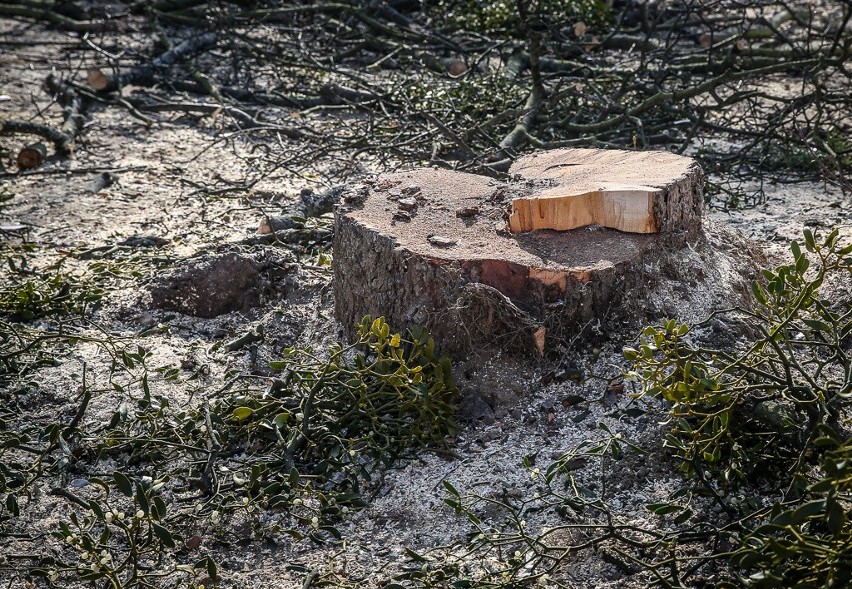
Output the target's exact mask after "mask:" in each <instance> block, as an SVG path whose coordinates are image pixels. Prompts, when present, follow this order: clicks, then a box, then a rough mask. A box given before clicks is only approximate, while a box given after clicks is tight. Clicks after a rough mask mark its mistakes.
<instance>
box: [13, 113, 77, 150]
mask: <svg viewBox="0 0 852 589" xmlns="http://www.w3.org/2000/svg"><path fill="white" fill-rule="evenodd" d="M16 134H20V135H38V136H39V137H43V138H45V139H47V140H48V141H50V142H52V143H53V146H54V147H55V148H56V153H58V154H59V155H63V156H65V155H70V154H71V152H72V151H74V138H73V137H69V136H68V135H66V134H65V133H63V132H62V131H59V130H58V129H54V128H53V127H49V126H47V125H42V124H39V123H33V122H30V121H16V120H9V119H5V120H0V135H16Z"/></svg>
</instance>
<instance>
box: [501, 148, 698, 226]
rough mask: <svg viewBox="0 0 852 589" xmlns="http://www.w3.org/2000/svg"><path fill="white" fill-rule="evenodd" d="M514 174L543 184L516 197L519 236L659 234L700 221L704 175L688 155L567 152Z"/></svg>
mask: <svg viewBox="0 0 852 589" xmlns="http://www.w3.org/2000/svg"><path fill="white" fill-rule="evenodd" d="M510 174H514V175H516V176H518V177H520V178H523V179H524V180H527V181H531V182H538V183H540V184H541V185H542V187H541V189H540V190H538V191H535V192H533V193H532V194H529V195H524V196H520V197H518V198H515V199H513V201H512V213H511V215H510V216H509V230H510V231H511V232H512V233H523V232H525V231H534V230H537V229H554V230H557V231H564V230H568V229H576V228H578V227H584V226H586V225H592V224H597V225H601V226H602V227H609V228H612V229H618V230H619V231H625V232H629V233H659V232H672V231H683V230H688V229H689V228H690V227H691V226H694V225H695V223H696V222H700V215H701V207H702V206H703V196H702V188H703V180H704V177H703V174H702V172H701V168H700V167H699V166H698V165H697V164H696V163H695V162H694V161H693V160H692V159H690V158H687V157H683V156H678V155H673V154H669V153H664V152H650V151H621V150H603V149H563V150H555V151H545V152H540V153H535V154H532V155H529V156H526V157H524V158H521V159H520V160H518V161H517V162H516V163H515V164H514V165H513V166H512V168H511V169H510Z"/></svg>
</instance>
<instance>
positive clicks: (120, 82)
mask: <svg viewBox="0 0 852 589" xmlns="http://www.w3.org/2000/svg"><path fill="white" fill-rule="evenodd" d="M215 43H216V33H205V34H203V35H199V36H197V37H191V38H189V39H187V40H186V41H184V42H182V43H181V44H180V45H178V46H177V47H175V48H174V49H172V50H170V51H166V52H165V53H163V54H162V55H160V56H159V57H158V58H157V59H155V60H154V61H151V62H148V63H144V64H142V65H138V66H136V67H135V68H133V69H132V70H130V71H129V72H127V73H124V74H118V75H115V76H109V75H107V74H104V73H103V72H102V71H101V70H99V69H92V70H90V71H89V75H88V76H87V78H86V79H87V81H88V82H89V85H90V86H91V87H92V88H94V89H95V90H97V91H98V92H115V91H117V90H118V89H119V88H122V87H123V86H127V85H130V84H136V85H152V84H154V83H155V82H156V81H157V80H156V79H155V77H154V74H156V73H157V72H158V71H162V70H165V69H168V68H169V67H171V66H172V65H174V64H175V63H177V62H179V61H183V60H184V59H186V58H187V57H189V56H191V55H193V54H195V53H199V52H201V51H204V50H206V49H208V48H210V47H211V46H212V45H213V44H215Z"/></svg>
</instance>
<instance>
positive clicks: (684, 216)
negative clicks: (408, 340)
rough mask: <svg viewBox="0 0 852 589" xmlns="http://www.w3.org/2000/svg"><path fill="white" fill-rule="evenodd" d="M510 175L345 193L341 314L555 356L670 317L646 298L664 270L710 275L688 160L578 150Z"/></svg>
mask: <svg viewBox="0 0 852 589" xmlns="http://www.w3.org/2000/svg"><path fill="white" fill-rule="evenodd" d="M512 172H513V176H512V178H511V180H510V181H509V182H500V181H497V180H494V179H490V178H487V177H484V176H477V175H473V174H467V173H462V172H454V171H448V170H440V169H416V170H412V171H409V172H400V173H389V174H382V175H380V176H379V177H377V178H374V179H370V180H366V181H364V183H363V185H361V186H359V187H350V188H349V190H348V191H347V192H346V193H345V194H344V196H343V204H342V205H341V206H340V207H339V208H338V210H337V211H336V214H335V233H334V293H335V313H336V316H337V319H338V320H339V321H340V322H341V323H342V324H343V325H344V326H352V325H355V324H356V323H357V322H358V321H359V320H360V319H361V318H362V317H363V316H364V315H368V314H369V315H373V316H380V315H381V316H384V317H385V318H386V319H387V320H388V322H389V323H390V324H392V325H394V326H395V327H396V328H399V329H403V328H406V327H415V326H425V327H428V328H429V329H430V331H431V332H432V334H433V335H434V336H435V338H436V340H437V341H438V342H439V344H440V345H441V347H442V348H443V349H444V350H445V351H448V352H451V353H454V354H456V355H467V354H469V353H470V352H472V351H476V350H479V349H482V348H493V347H497V348H500V349H505V350H515V351H517V350H525V351H527V352H530V353H536V352H546V351H548V350H549V349H551V346H552V344H553V342H556V341H565V340H569V339H572V338H574V337H576V336H578V335H579V334H581V333H583V332H584V331H588V330H589V329H590V328H591V327H595V328H600V327H603V328H605V327H606V326H607V325H618V326H623V322H624V321H625V320H626V321H628V322H636V321H644V320H646V319H647V318H648V316H649V315H654V314H655V313H656V314H658V315H662V314H664V310H661V309H659V308H657V307H658V306H659V305H657V303H654V304H650V303H649V302H648V297H649V296H650V295H649V293H650V291H651V290H653V289H654V288H655V287H656V285H657V283H658V282H659V281H660V276H661V274H665V275H666V278H665V279H666V280H669V281H674V282H680V283H682V284H683V283H687V284H690V285H692V284H695V283H696V281H697V280H703V279H708V280H709V279H711V276H710V275H711V274H712V273H713V272H712V271H709V272H708V271H707V269H706V268H705V266H710V265H711V262H708V260H707V259H703V260H699V259H698V258H700V257H701V256H702V255H705V254H702V253H701V248H702V247H703V246H702V244H703V243H706V241H707V240H705V239H704V238H703V234H702V230H701V209H702V206H703V196H702V185H703V175H702V172H701V169H700V168H699V167H698V166H697V165H696V164H695V163H694V162H693V161H692V160H691V159H689V158H684V157H679V156H674V155H670V154H666V153H644V152H624V151H605V150H579V149H572V150H560V151H553V152H543V153H540V154H536V155H533V156H527V157H525V158H522V159H521V160H519V161H518V162H517V163H516V164H515V166H514V167H513V168H512ZM513 219H514V221H513ZM528 220H529V221H528ZM687 241H689V242H690V245H691V246H692V247H691V248H685V247H684V246H685V245H686V243H687ZM708 247H709V246H708ZM696 252H698V253H696ZM705 253H706V255H705V257H708V256H712V255H714V254H713V252H711V251H710V250H707V251H706V252H705ZM687 258H689V259H687ZM661 267H664V271H663V270H661ZM731 274H732V275H733V274H736V273H731ZM712 279H713V280H714V281H715V282H716V284H715V285H714V287H713V288H714V289H720V288H721V289H722V292H726V291H725V290H724V289H725V288H727V287H728V286H730V285H727V286H726V285H725V279H723V278H721V277H713V278H712ZM746 289H747V286H746ZM699 290H700V289H699ZM728 290H730V291H732V292H733V291H734V290H737V289H736V288H730V289H728ZM687 298H688V296H687ZM670 299H671V297H670V296H669V297H668V299H667V298H666V297H663V298H662V300H663V301H665V300H670ZM542 328H544V329H543V330H542Z"/></svg>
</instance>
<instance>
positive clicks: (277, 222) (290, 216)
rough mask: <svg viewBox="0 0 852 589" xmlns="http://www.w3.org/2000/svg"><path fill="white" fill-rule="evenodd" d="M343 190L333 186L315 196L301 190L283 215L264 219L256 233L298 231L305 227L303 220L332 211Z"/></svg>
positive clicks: (304, 189)
mask: <svg viewBox="0 0 852 589" xmlns="http://www.w3.org/2000/svg"><path fill="white" fill-rule="evenodd" d="M344 189H345V187H344V186H335V187H333V188H330V189H328V190H325V191H323V192H320V193H319V194H317V193H316V192H314V191H313V190H311V189H310V188H303V189H302V192H301V193H300V194H299V200H298V201H297V202H296V203H295V204H293V205H292V206H291V207H290V208H289V209H288V210H287V212H286V214H285V215H283V216H280V217H264V218H263V220H262V221H261V222H260V227H259V228H258V230H257V232H258V233H259V234H261V235H265V234H272V233H278V232H279V231H285V230H287V229H300V228H302V227H304V225H305V223H304V219H306V218H308V217H319V216H320V215H324V214H326V213H330V212H331V211H332V210H334V205H336V204H337V203H338V202H340V197H341V196H342V195H343V191H344Z"/></svg>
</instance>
